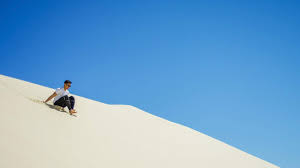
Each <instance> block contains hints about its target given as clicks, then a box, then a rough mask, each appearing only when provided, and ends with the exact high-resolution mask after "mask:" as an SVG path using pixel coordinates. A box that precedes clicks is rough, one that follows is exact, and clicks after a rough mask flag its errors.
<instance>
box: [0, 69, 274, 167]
mask: <svg viewBox="0 0 300 168" xmlns="http://www.w3.org/2000/svg"><path fill="white" fill-rule="evenodd" d="M57 87H60V86H57ZM53 92H54V89H51V88H47V87H43V86H40V85H36V84H32V83H29V82H25V81H21V80H18V79H14V78H10V77H7V76H3V75H0V111H1V117H0V133H1V138H0V167H1V168H184V167H186V168H222V167H226V168H275V167H277V166H275V165H273V164H270V163H268V162H266V161H263V160H261V159H259V158H257V157H254V156H252V155H249V154H247V153H245V152H243V151H240V150H238V149H236V148H234V147H231V146H229V145H227V144H225V143H223V142H220V141H218V140H216V139H213V138H211V137H209V136H207V135H204V134H202V133H200V132H197V131H195V130H193V129H190V128H188V127H185V126H182V125H179V124H176V123H173V122H170V121H167V120H165V119H162V118H159V117H156V116H153V115H151V114H149V113H146V112H144V111H142V110H139V109H137V108H135V107H132V106H127V105H107V104H104V103H100V102H97V101H93V100H89V99H86V98H83V97H80V96H77V95H74V97H75V99H76V105H75V108H76V109H77V111H78V114H77V117H74V116H70V115H69V114H68V113H65V112H60V111H58V110H56V109H53V108H51V106H50V107H49V106H47V105H45V104H43V103H41V101H43V100H45V99H46V98H48V96H49V95H51V94H52V93H53ZM49 104H52V100H51V101H50V103H49ZM65 109H66V111H67V108H65Z"/></svg>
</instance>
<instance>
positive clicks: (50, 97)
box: [44, 92, 57, 103]
mask: <svg viewBox="0 0 300 168" xmlns="http://www.w3.org/2000/svg"><path fill="white" fill-rule="evenodd" d="M56 95H57V94H56V93H55V92H54V93H53V94H52V95H51V96H49V97H48V99H47V100H46V101H44V103H47V102H48V101H49V100H51V99H52V98H53V97H55V96H56Z"/></svg>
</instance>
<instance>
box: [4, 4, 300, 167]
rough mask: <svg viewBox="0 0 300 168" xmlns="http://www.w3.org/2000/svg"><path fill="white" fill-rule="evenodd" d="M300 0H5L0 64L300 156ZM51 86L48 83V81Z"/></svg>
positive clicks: (274, 154)
mask: <svg viewBox="0 0 300 168" xmlns="http://www.w3.org/2000/svg"><path fill="white" fill-rule="evenodd" d="M299 9H300V3H299V1H298V2H297V1H289V0H286V1H276V0H273V1H271V0H269V1H266V0H261V1H237V0H236V1H196V0H194V1H189V0H181V1H178V0H172V1H171V0H169V1H164V0H153V1H134V0H131V1H126V0H122V1H121V0H120V1H109V0H107V1H93V2H92V1H89V2H86V1H81V2H80V1H54V0H51V1H31V2H30V1H6V2H3V1H2V2H1V5H0V30H1V31H0V58H1V63H0V65H1V66H0V73H1V74H3V75H7V76H11V77H15V78H19V79H22V80H26V81H30V82H33V83H37V84H40V85H44V86H48V87H51V88H57V87H60V86H62V82H63V81H64V80H65V79H69V80H71V81H72V82H73V84H72V88H71V89H70V92H71V93H74V94H76V95H80V96H83V97H87V98H90V99H94V100H97V101H100V102H104V103H108V104H129V105H133V106H136V107H138V108H140V109H142V110H145V111H147V112H149V113H151V114H154V115H157V116H160V117H162V118H165V119H167V120H170V121H173V122H176V123H180V124H183V125H185V126H188V127H190V128H193V129H195V130H197V131H200V132H202V133H205V134H207V135H209V136H212V137H214V138H216V139H219V140H221V141H223V142H225V143H228V144H230V145H232V146H234V147H237V148H239V149H241V150H243V151H246V152H247V153H250V154H252V155H255V156H257V157H259V158H262V159H264V160H267V161H269V162H271V163H274V164H276V165H278V166H280V167H282V168H299V167H300V163H299V158H300V152H299V151H300V143H299V142H300V131H299V130H300V107H299V104H300V90H299V86H300V79H299V75H300V74H299V72H300V10H299ZM49 94H51V93H49Z"/></svg>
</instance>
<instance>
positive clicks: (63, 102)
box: [44, 80, 76, 115]
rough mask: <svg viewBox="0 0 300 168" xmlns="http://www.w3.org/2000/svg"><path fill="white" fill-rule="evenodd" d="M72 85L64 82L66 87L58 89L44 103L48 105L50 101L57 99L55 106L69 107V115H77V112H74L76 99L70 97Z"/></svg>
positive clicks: (54, 102)
mask: <svg viewBox="0 0 300 168" xmlns="http://www.w3.org/2000/svg"><path fill="white" fill-rule="evenodd" d="M71 83H72V82H71V81H69V80H66V81H65V82H64V87H62V88H57V89H56V90H55V92H54V93H53V94H52V95H51V96H49V97H48V99H47V100H46V101H44V103H47V102H48V101H49V100H51V99H52V98H53V97H55V98H54V100H53V104H54V105H57V106H61V107H66V106H67V107H68V109H69V113H70V114H71V115H72V114H73V113H76V111H75V110H74V105H75V99H74V97H73V96H70V97H68V94H70V92H69V91H68V89H69V88H70V87H71Z"/></svg>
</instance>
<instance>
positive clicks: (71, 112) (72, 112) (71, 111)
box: [69, 109, 77, 115]
mask: <svg viewBox="0 0 300 168" xmlns="http://www.w3.org/2000/svg"><path fill="white" fill-rule="evenodd" d="M69 113H70V114H71V115H72V114H74V113H77V112H76V111H75V110H74V109H71V110H70V111H69Z"/></svg>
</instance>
